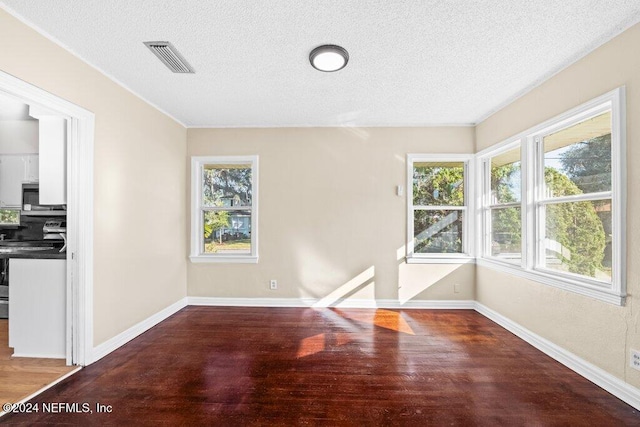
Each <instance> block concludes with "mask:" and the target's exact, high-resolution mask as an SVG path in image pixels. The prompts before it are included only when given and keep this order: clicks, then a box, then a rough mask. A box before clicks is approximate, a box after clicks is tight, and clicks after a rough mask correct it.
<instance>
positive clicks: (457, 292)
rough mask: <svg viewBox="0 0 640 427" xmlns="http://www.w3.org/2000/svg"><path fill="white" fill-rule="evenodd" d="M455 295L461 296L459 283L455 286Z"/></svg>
mask: <svg viewBox="0 0 640 427" xmlns="http://www.w3.org/2000/svg"><path fill="white" fill-rule="evenodd" d="M453 293H454V294H459V293H460V284H459V283H454V284H453Z"/></svg>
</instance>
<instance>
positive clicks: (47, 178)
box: [29, 107, 68, 205]
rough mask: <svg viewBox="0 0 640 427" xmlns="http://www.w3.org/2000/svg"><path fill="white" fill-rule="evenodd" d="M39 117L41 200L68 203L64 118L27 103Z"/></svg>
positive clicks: (31, 113)
mask: <svg viewBox="0 0 640 427" xmlns="http://www.w3.org/2000/svg"><path fill="white" fill-rule="evenodd" d="M29 115H30V116H31V117H33V118H35V119H38V127H39V144H38V145H39V153H40V156H39V163H40V164H39V175H40V176H39V181H40V204H43V205H66V204H67V124H68V123H67V119H66V118H64V117H60V116H59V115H56V114H54V113H52V112H49V111H47V110H44V109H41V108H36V107H30V109H29Z"/></svg>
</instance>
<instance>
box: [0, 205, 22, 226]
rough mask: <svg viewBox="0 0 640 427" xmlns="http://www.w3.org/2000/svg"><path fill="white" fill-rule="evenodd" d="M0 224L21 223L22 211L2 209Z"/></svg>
mask: <svg viewBox="0 0 640 427" xmlns="http://www.w3.org/2000/svg"><path fill="white" fill-rule="evenodd" d="M0 225H20V211H19V210H17V209H0Z"/></svg>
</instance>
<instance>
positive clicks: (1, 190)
mask: <svg viewBox="0 0 640 427" xmlns="http://www.w3.org/2000/svg"><path fill="white" fill-rule="evenodd" d="M37 180H38V155H37V154H24V155H15V154H0V208H2V207H8V208H17V207H20V205H21V204H22V183H23V182H35V181H37Z"/></svg>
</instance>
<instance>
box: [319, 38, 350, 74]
mask: <svg viewBox="0 0 640 427" xmlns="http://www.w3.org/2000/svg"><path fill="white" fill-rule="evenodd" d="M309 62H311V65H312V66H313V68H315V69H316V70H318V71H324V72H327V73H330V72H333V71H338V70H342V69H343V68H344V67H345V66H346V65H347V62H349V53H348V52H347V51H346V49H345V48H343V47H340V46H336V45H332V44H325V45H323V46H318V47H317V48H315V49H313V50H312V51H311V53H310V54H309Z"/></svg>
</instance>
